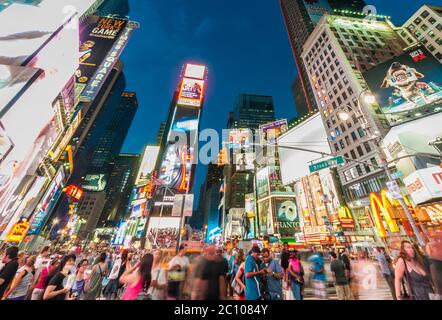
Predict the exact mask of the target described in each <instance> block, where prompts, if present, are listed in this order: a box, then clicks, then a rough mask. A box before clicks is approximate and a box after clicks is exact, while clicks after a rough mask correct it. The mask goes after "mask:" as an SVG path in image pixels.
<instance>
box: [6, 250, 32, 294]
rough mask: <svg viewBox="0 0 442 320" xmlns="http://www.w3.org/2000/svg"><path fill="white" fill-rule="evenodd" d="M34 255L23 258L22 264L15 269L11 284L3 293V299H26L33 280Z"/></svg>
mask: <svg viewBox="0 0 442 320" xmlns="http://www.w3.org/2000/svg"><path fill="white" fill-rule="evenodd" d="M34 263H35V256H30V257H28V258H27V259H26V260H25V263H24V265H23V266H22V267H21V268H19V269H18V270H17V273H16V276H15V278H14V280H12V283H11V286H10V287H9V289H8V290H7V291H6V292H5V294H4V295H3V300H26V296H27V295H28V292H29V288H30V286H31V284H32V281H33V280H34V273H35V272H34Z"/></svg>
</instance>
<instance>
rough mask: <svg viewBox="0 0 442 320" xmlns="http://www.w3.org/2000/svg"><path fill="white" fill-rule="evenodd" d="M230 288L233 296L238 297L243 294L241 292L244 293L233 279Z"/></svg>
mask: <svg viewBox="0 0 442 320" xmlns="http://www.w3.org/2000/svg"><path fill="white" fill-rule="evenodd" d="M231 286H232V289H233V292H234V293H235V294H237V295H239V296H240V295H241V294H242V293H243V291H244V289H243V288H241V286H240V285H239V283H238V282H237V281H236V279H235V278H233V280H232V284H231Z"/></svg>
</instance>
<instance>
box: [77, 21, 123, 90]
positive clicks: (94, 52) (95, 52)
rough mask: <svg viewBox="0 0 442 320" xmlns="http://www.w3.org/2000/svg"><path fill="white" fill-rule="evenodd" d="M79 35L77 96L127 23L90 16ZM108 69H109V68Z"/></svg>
mask: <svg viewBox="0 0 442 320" xmlns="http://www.w3.org/2000/svg"><path fill="white" fill-rule="evenodd" d="M86 24H87V26H86V27H85V28H84V29H83V30H82V32H81V35H80V41H81V43H80V52H79V56H78V58H79V68H78V69H77V71H76V73H75V76H76V82H77V90H78V92H77V96H78V94H79V93H80V92H82V91H83V90H84V89H85V88H86V86H87V84H88V82H89V81H90V79H91V78H92V77H93V75H94V74H95V72H96V71H97V70H98V67H99V66H100V65H101V63H102V62H103V61H104V60H105V58H106V55H107V54H108V52H109V51H110V50H111V48H112V46H113V45H114V43H115V42H116V41H117V39H118V37H119V36H120V35H121V34H122V32H123V30H124V28H125V27H126V25H127V20H124V19H115V18H107V17H98V16H91V17H89V20H88V21H87V22H86ZM109 71H110V70H109Z"/></svg>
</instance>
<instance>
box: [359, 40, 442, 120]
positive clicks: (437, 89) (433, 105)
mask: <svg viewBox="0 0 442 320" xmlns="http://www.w3.org/2000/svg"><path fill="white" fill-rule="evenodd" d="M364 78H365V79H366V81H367V83H368V85H369V87H370V89H371V91H372V92H373V93H374V94H375V96H376V98H377V102H378V103H379V104H380V106H381V110H382V112H383V113H384V114H385V116H386V117H387V120H388V122H389V123H390V125H391V126H396V125H400V124H402V123H404V122H408V121H411V120H414V119H419V118H422V117H425V116H428V115H430V114H433V113H437V112H440V111H441V110H442V87H441V86H442V65H441V64H440V63H439V61H437V60H436V59H435V58H434V57H433V56H432V55H431V54H430V53H429V52H428V51H427V50H426V49H425V48H423V47H420V48H417V49H413V50H409V51H407V52H405V53H404V54H402V55H400V56H399V57H396V58H393V59H391V60H389V61H387V62H385V63H383V64H380V65H379V66H377V67H375V68H373V69H372V70H369V71H367V72H365V73H364Z"/></svg>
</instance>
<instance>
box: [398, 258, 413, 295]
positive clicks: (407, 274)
mask: <svg viewBox="0 0 442 320" xmlns="http://www.w3.org/2000/svg"><path fill="white" fill-rule="evenodd" d="M402 260H403V261H404V265H405V279H406V280H407V283H408V287H409V288H410V293H408V292H407V288H406V286H405V282H404V280H403V279H402V289H403V292H402V293H401V300H414V296H413V288H412V287H411V282H410V275H409V273H408V267H407V262H406V261H405V260H404V259H402Z"/></svg>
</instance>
